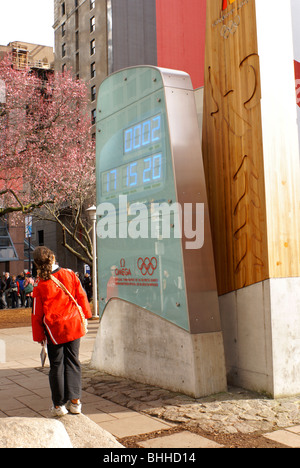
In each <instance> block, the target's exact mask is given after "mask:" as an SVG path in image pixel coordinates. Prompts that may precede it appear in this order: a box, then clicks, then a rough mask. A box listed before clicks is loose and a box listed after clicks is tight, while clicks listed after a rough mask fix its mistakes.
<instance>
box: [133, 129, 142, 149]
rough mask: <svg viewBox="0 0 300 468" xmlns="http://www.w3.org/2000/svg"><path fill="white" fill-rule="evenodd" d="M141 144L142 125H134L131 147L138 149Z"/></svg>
mask: <svg viewBox="0 0 300 468" xmlns="http://www.w3.org/2000/svg"><path fill="white" fill-rule="evenodd" d="M141 144H142V125H141V124H140V125H136V126H135V127H134V129H133V149H134V150H136V149H139V148H140V147H141Z"/></svg>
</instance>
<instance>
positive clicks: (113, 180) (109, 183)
mask: <svg viewBox="0 0 300 468" xmlns="http://www.w3.org/2000/svg"><path fill="white" fill-rule="evenodd" d="M112 176H113V177H112ZM106 188H107V193H109V192H110V191H112V190H117V169H114V170H113V171H110V172H108V173H107V175H106Z"/></svg>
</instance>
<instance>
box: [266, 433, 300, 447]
mask: <svg viewBox="0 0 300 468" xmlns="http://www.w3.org/2000/svg"><path fill="white" fill-rule="evenodd" d="M264 437H265V438H266V439H269V440H274V441H275V442H279V443H280V444H283V445H287V446H288V447H291V448H300V436H299V435H297V434H293V433H292V432H290V431H289V430H286V431H283V430H280V431H275V432H271V433H268V434H264Z"/></svg>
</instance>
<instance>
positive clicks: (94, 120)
mask: <svg viewBox="0 0 300 468" xmlns="http://www.w3.org/2000/svg"><path fill="white" fill-rule="evenodd" d="M91 120H92V125H95V123H96V109H93V110H92V112H91Z"/></svg>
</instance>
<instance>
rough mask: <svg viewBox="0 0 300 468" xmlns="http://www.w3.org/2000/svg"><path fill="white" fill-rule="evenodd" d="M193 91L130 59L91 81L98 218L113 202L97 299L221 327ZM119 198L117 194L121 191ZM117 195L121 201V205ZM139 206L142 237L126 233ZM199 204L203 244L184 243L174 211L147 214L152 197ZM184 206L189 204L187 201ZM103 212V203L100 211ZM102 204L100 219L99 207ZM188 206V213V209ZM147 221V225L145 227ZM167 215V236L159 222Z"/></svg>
mask: <svg viewBox="0 0 300 468" xmlns="http://www.w3.org/2000/svg"><path fill="white" fill-rule="evenodd" d="M199 133H200V132H199V128H198V121H197V113H196V107H195V99H194V92H193V88H192V84H191V80H190V77H189V75H187V74H186V73H183V72H176V71H173V70H164V69H159V68H155V67H146V66H145V67H133V68H128V69H125V70H121V71H119V72H117V73H115V74H113V75H111V76H109V77H108V78H107V79H106V80H104V82H103V83H102V85H101V86H100V90H99V94H98V107H97V142H96V143H97V145H96V147H97V150H96V171H97V207H98V211H97V213H98V227H99V225H100V224H99V223H104V222H105V221H107V223H108V224H109V216H111V215H109V213H104V212H103V211H101V207H103V206H106V207H107V206H109V205H110V206H112V207H114V210H115V213H116V224H117V229H116V233H115V235H110V236H105V235H100V234H99V229H97V232H98V264H99V272H98V278H99V291H100V293H99V296H100V297H99V303H100V313H101V314H102V313H103V311H104V309H105V307H106V305H107V303H108V301H109V300H110V299H111V298H118V299H120V300H123V301H127V302H128V303H131V304H135V305H137V306H139V307H142V308H144V309H147V310H148V311H150V312H151V313H153V314H156V315H158V316H160V317H162V318H164V319H166V320H167V321H169V322H171V323H173V324H175V325H177V326H179V327H180V328H183V329H184V330H187V331H189V332H190V333H207V332H211V331H219V330H220V320H219V311H218V305H217V295H216V283H215V275H214V263H213V253H212V244H211V235H210V228H209V218H208V207H207V199H206V190H205V180H204V173H203V166H202V156H201V146H200V138H199ZM125 197H126V198H125ZM124 199H125V200H126V204H124ZM137 203H140V204H142V205H143V207H145V208H146V209H144V210H142V211H141V212H140V213H139V216H138V220H139V223H140V224H141V225H142V224H143V223H144V222H146V221H147V223H148V224H147V226H148V230H147V233H146V234H147V235H145V232H144V233H143V236H140V237H139V236H136V235H135V236H132V235H130V223H131V222H135V225H136V224H137V222H136V216H137V212H136V210H135V212H134V213H133V212H132V211H133V210H132V206H134V207H136V204H137ZM174 203H178V204H179V205H180V206H181V207H182V208H183V209H184V204H185V203H189V204H191V206H193V207H194V208H195V207H196V205H197V204H201V203H202V204H204V207H205V220H204V222H205V242H204V245H203V246H201V248H198V249H196V250H192V249H187V248H186V245H187V244H186V242H187V237H186V233H185V232H184V229H183V236H182V237H181V238H180V237H178V236H175V235H174V232H173V229H174V226H175V225H176V222H177V216H178V213H176V211H171V210H170V212H169V213H166V212H164V213H161V215H160V217H159V219H157V220H156V224H155V217H153V210H152V207H153V206H154V204H160V205H161V204H165V205H167V206H170V207H171V206H173V204H174ZM194 208H193V209H194ZM108 211H109V209H108ZM100 212H101V218H100V217H99V214H100ZM194 214H195V212H194ZM153 223H154V226H153ZM164 223H169V227H170V236H164V235H163V234H162V229H161V226H162V224H164Z"/></svg>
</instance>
